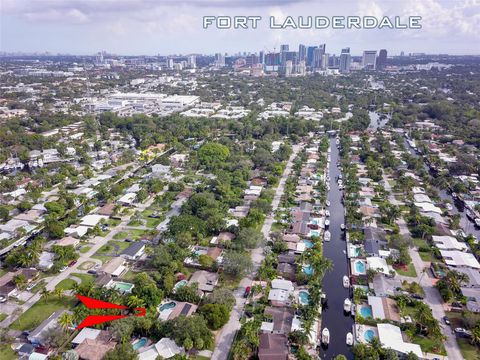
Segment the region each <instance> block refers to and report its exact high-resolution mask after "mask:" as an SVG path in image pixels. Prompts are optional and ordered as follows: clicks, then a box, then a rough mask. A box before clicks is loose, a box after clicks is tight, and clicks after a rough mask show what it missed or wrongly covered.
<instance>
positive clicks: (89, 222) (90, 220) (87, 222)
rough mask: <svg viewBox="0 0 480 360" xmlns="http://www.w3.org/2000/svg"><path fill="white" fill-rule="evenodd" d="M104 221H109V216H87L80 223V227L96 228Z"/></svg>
mask: <svg viewBox="0 0 480 360" xmlns="http://www.w3.org/2000/svg"><path fill="white" fill-rule="evenodd" d="M102 219H105V220H107V219H108V216H104V215H96V214H92V215H85V216H84V217H83V218H82V221H81V222H80V225H84V226H91V227H94V226H95V225H97V224H98V223H99V222H100V221H101V220H102Z"/></svg>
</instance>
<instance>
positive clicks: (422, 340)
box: [412, 335, 447, 355]
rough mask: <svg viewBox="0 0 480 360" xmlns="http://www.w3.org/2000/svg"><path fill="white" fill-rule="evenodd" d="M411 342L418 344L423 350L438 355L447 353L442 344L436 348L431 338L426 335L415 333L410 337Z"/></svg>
mask: <svg viewBox="0 0 480 360" xmlns="http://www.w3.org/2000/svg"><path fill="white" fill-rule="evenodd" d="M412 342H413V343H414V344H418V345H420V347H421V348H422V351H423V352H428V353H434V354H439V355H447V352H446V351H445V348H444V347H443V344H442V345H441V347H440V348H439V349H438V348H436V347H435V342H434V341H433V340H432V339H429V338H427V337H424V336H419V335H415V336H414V337H413V338H412Z"/></svg>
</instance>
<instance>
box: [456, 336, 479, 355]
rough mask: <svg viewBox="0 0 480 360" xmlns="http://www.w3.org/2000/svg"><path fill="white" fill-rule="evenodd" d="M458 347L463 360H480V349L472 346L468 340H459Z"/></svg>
mask: <svg viewBox="0 0 480 360" xmlns="http://www.w3.org/2000/svg"><path fill="white" fill-rule="evenodd" d="M457 343H458V346H459V347H460V351H461V352H462V355H463V358H464V359H465V360H478V359H479V355H478V354H480V348H479V347H477V346H475V345H472V344H470V341H468V339H463V338H457Z"/></svg>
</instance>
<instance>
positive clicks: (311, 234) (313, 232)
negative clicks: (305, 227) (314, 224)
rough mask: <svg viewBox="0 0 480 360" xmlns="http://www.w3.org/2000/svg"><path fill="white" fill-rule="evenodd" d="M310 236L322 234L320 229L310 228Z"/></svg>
mask: <svg viewBox="0 0 480 360" xmlns="http://www.w3.org/2000/svg"><path fill="white" fill-rule="evenodd" d="M309 235H310V237H312V236H317V237H318V236H320V231H318V230H310V233H309Z"/></svg>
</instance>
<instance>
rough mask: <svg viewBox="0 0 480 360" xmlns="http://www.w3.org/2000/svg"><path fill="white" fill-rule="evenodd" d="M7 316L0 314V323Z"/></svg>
mask: <svg viewBox="0 0 480 360" xmlns="http://www.w3.org/2000/svg"><path fill="white" fill-rule="evenodd" d="M7 316H8V315H7V314H4V313H0V321H3V320H5V319H6V318H7Z"/></svg>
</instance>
